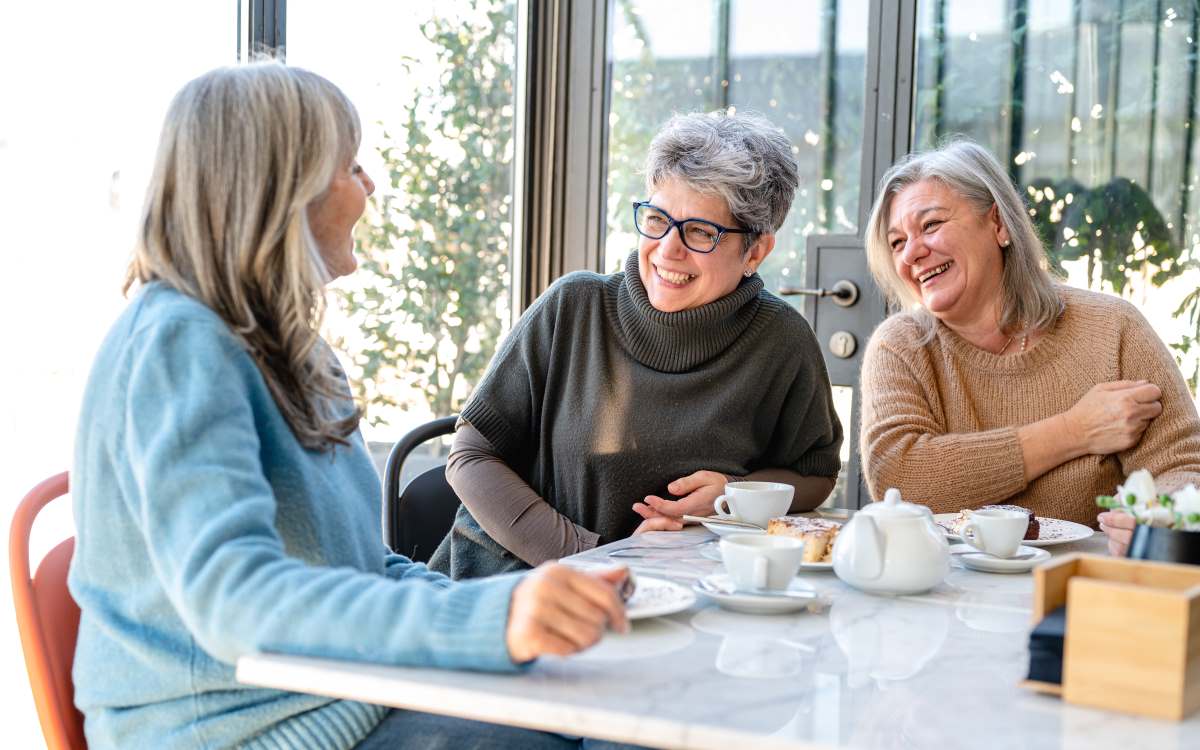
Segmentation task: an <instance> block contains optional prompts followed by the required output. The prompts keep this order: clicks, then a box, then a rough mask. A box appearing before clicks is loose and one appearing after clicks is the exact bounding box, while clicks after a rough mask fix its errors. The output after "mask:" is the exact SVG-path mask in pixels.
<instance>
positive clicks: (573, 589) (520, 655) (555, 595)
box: [504, 563, 629, 662]
mask: <svg viewBox="0 0 1200 750" xmlns="http://www.w3.org/2000/svg"><path fill="white" fill-rule="evenodd" d="M627 575H629V571H628V570H627V569H625V568H614V569H612V570H604V571H597V572H583V571H579V570H575V569H573V568H570V567H567V566H566V565H562V564H560V563H545V564H543V565H539V566H538V567H537V568H535V569H534V570H533V572H531V573H529V574H528V575H526V576H525V578H524V580H522V581H521V582H520V583H518V584H517V586H516V588H514V589H513V593H512V603H511V605H510V606H509V610H508V627H507V629H506V630H505V634H504V640H505V644H506V645H507V646H508V654H509V656H510V657H511V658H512V660H513V661H514V662H525V661H529V660H531V659H536V658H537V657H539V656H543V655H545V654H553V655H555V656H566V655H567V654H573V653H575V652H576V651H582V650H583V649H585V648H587V647H589V646H591V645H593V644H595V643H596V642H597V641H599V640H600V636H602V635H603V634H604V629H605V627H606V626H611V627H612V628H613V630H617V631H619V632H622V633H624V632H627V631H628V630H629V621H628V620H626V619H625V605H624V603H622V602H621V598H620V596H618V595H617V586H618V585H619V584H620V583H621V581H623V580H624V579H625V576H627Z"/></svg>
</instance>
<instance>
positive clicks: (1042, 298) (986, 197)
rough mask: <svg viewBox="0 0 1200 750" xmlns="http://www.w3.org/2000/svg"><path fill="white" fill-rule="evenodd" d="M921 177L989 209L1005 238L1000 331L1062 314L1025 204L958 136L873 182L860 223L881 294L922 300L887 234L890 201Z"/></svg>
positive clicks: (994, 166) (1045, 323) (908, 301)
mask: <svg viewBox="0 0 1200 750" xmlns="http://www.w3.org/2000/svg"><path fill="white" fill-rule="evenodd" d="M924 180H937V181H938V182H940V183H942V184H943V185H945V186H946V187H947V188H949V189H951V190H953V191H954V192H955V193H957V194H958V195H959V196H961V197H962V198H964V199H966V200H967V202H968V203H970V204H971V205H972V206H973V207H974V208H975V210H976V211H977V212H978V213H979V215H983V214H985V213H987V212H988V211H990V210H991V208H992V206H993V205H994V206H996V210H997V213H998V214H999V216H1000V223H1001V224H1002V225H1003V226H1004V228H1005V229H1006V230H1008V238H1009V246H1008V247H1007V248H1003V251H1002V252H1003V260H1004V278H1003V280H1002V283H1001V294H1002V295H1003V299H1002V300H1001V303H1000V319H999V320H998V321H997V323H999V325H1000V330H1001V331H1004V332H1005V333H1014V332H1017V331H1022V330H1046V329H1048V328H1049V327H1050V326H1051V325H1053V323H1054V321H1055V320H1056V319H1057V318H1058V315H1059V313H1060V312H1061V311H1062V301H1061V299H1060V298H1059V293H1058V283H1057V282H1056V281H1055V279H1054V277H1053V276H1051V275H1050V271H1049V269H1048V264H1047V262H1046V248H1045V246H1044V245H1043V244H1042V240H1041V238H1040V237H1039V236H1038V233H1037V230H1036V229H1035V228H1034V226H1033V221H1031V220H1030V218H1029V207H1028V206H1027V205H1026V204H1025V200H1024V199H1023V198H1022V197H1021V194H1020V193H1018V192H1017V189H1016V187H1015V186H1014V185H1013V183H1012V179H1011V178H1010V177H1009V176H1008V173H1006V172H1005V171H1004V167H1002V166H1000V162H999V161H997V160H996V157H994V156H992V154H991V153H989V152H988V150H987V149H985V148H984V147H982V146H980V145H979V144H978V143H975V142H973V141H971V140H968V139H966V138H961V137H959V138H954V139H952V140H950V141H947V142H946V143H944V144H942V145H941V146H939V147H937V148H935V149H933V150H930V151H925V152H920V153H913V154H909V155H908V156H906V157H904V158H903V159H902V160H901V161H899V162H897V163H896V164H895V165H893V166H892V167H891V168H890V169H888V171H887V172H885V173H884V175H883V179H881V180H880V182H879V195H878V197H877V198H876V199H875V205H874V206H873V207H872V208H871V218H870V220H869V221H868V222H867V232H866V244H867V264H868V265H869V266H870V267H871V275H872V276H874V277H875V282H876V283H877V284H878V285H879V287H880V288H881V289H882V290H883V291H884V293H885V294H886V295H887V296H888V298H889V299H890V300H891V301H892V302H893V303H895V304H897V305H900V306H902V307H905V308H909V307H913V306H915V305H919V304H920V301H921V300H920V298H918V297H917V296H916V295H914V294H913V291H912V290H911V289H910V288H909V287H908V285H907V284H905V283H904V281H903V280H902V279H901V278H900V277H899V275H897V273H896V268H895V266H894V265H893V263H892V248H891V246H890V245H889V244H888V237H887V233H888V221H889V220H890V218H891V217H890V214H891V211H892V200H893V199H894V198H895V197H896V196H897V195H898V194H900V193H901V192H903V191H904V189H905V188H907V187H909V186H910V185H914V184H916V183H918V182H922V181H924ZM918 319H920V320H921V321H922V322H923V324H924V325H925V330H926V333H927V335H928V336H930V337H932V335H933V331H934V326H935V323H936V321H935V320H934V319H933V316H932V315H930V314H929V313H925V314H924V315H919V316H918Z"/></svg>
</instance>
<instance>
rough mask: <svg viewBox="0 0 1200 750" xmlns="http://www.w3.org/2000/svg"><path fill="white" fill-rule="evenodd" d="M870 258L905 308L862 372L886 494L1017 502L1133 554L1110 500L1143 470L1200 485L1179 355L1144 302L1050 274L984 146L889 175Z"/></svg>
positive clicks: (969, 146) (958, 505) (868, 459)
mask: <svg viewBox="0 0 1200 750" xmlns="http://www.w3.org/2000/svg"><path fill="white" fill-rule="evenodd" d="M867 258H868V262H869V264H870V267H871V272H872V274H873V275H874V277H875V280H876V282H877V283H878V284H879V286H880V287H881V288H882V289H883V290H884V291H885V292H886V294H887V296H888V297H889V298H890V300H891V301H892V302H893V303H894V304H895V305H896V306H897V307H899V308H901V309H902V310H903V311H902V312H901V313H899V314H897V315H893V316H892V317H891V318H889V319H888V320H887V321H885V322H884V323H883V324H882V325H880V327H879V328H878V329H877V330H876V331H875V333H874V335H873V336H872V338H871V342H870V344H869V345H868V347H867V352H866V356H865V359H864V362H863V369H862V389H863V390H862V397H863V409H862V432H861V441H862V456H863V462H864V469H865V472H864V473H865V476H866V479H867V484H868V486H869V488H870V490H871V494H872V496H873V497H876V498H879V497H882V496H883V493H884V491H885V490H886V489H887V488H889V487H897V488H899V489H900V490H901V493H902V494H903V495H904V496H905V497H906V498H907V499H909V500H912V501H914V502H918V503H923V504H925V505H928V506H929V507H930V508H931V509H932V510H933V511H934V512H935V513H942V512H957V511H959V510H962V509H970V508H978V507H980V506H983V505H990V504H996V503H1010V504H1017V505H1021V506H1023V507H1025V508H1027V509H1028V510H1030V511H1033V513H1034V514H1036V515H1038V516H1048V517H1052V518H1061V519H1067V520H1071V521H1076V522H1080V523H1090V524H1092V525H1095V524H1096V522H1097V521H1099V523H1100V524H1101V525H1102V527H1103V528H1105V530H1107V531H1110V532H1111V533H1110V547H1111V549H1112V550H1113V551H1114V552H1116V553H1121V552H1123V551H1124V546H1125V545H1126V544H1127V543H1128V540H1129V532H1128V529H1121V528H1118V527H1119V526H1126V525H1127V524H1125V523H1124V519H1127V518H1131V517H1130V516H1125V515H1120V514H1110V513H1105V514H1101V515H1100V517H1099V519H1097V518H1096V506H1095V498H1096V496H1097V495H1101V494H1109V493H1111V492H1112V491H1113V488H1114V487H1116V486H1117V485H1118V484H1119V483H1120V482H1121V481H1122V480H1123V479H1124V477H1125V475H1126V474H1127V473H1129V472H1130V471H1132V470H1134V469H1138V468H1148V469H1150V470H1151V471H1152V472H1153V473H1154V474H1155V475H1156V476H1157V477H1158V479H1159V486H1160V487H1165V488H1167V489H1174V488H1177V487H1180V486H1182V485H1184V484H1186V483H1187V482H1198V480H1200V419H1198V418H1197V415H1196V407H1195V404H1194V403H1193V402H1192V399H1191V396H1190V394H1189V393H1188V391H1187V387H1186V385H1185V384H1184V382H1183V378H1182V376H1181V375H1180V373H1179V369H1178V368H1177V367H1176V365H1175V362H1174V360H1173V359H1172V357H1171V355H1170V353H1169V352H1168V351H1167V348H1166V347H1165V346H1164V345H1163V343H1162V342H1161V341H1160V340H1159V339H1158V337H1157V335H1155V333H1154V330H1153V329H1152V328H1151V327H1150V325H1149V323H1147V322H1146V320H1145V319H1144V318H1143V317H1142V315H1141V314H1140V313H1139V312H1138V310H1137V309H1136V308H1135V307H1133V306H1132V305H1130V304H1129V303H1128V302H1125V301H1124V300H1121V299H1119V298H1115V297H1111V296H1108V295H1103V294H1098V293H1095V292H1090V291H1086V290H1082V289H1075V288H1072V287H1068V286H1066V285H1064V284H1061V283H1059V282H1058V281H1057V280H1055V279H1054V278H1053V277H1052V276H1051V275H1050V272H1049V271H1048V270H1047V264H1046V257H1045V250H1044V249H1043V246H1042V243H1041V240H1040V239H1039V238H1038V235H1037V232H1036V230H1035V229H1034V226H1033V223H1032V221H1031V220H1030V218H1029V213H1028V209H1027V207H1026V205H1025V203H1024V201H1022V199H1021V197H1020V194H1019V193H1018V192H1017V190H1016V188H1015V187H1014V186H1013V184H1012V181H1011V180H1010V179H1009V177H1008V175H1007V174H1006V173H1005V172H1004V169H1003V167H1001V165H1000V164H999V162H997V161H996V159H995V157H993V156H992V155H991V154H990V153H988V152H987V151H986V150H985V149H983V148H982V147H980V146H979V145H977V144H975V143H971V142H970V141H966V140H955V141H952V142H949V143H947V144H946V145H944V146H942V147H940V148H937V149H934V150H932V151H929V152H926V153H921V154H913V155H910V156H909V157H907V158H906V159H905V160H903V161H901V162H900V163H899V164H896V165H895V166H893V167H892V168H891V169H890V170H888V172H887V173H886V174H885V175H884V177H883V180H882V181H881V187H880V191H879V197H878V198H877V200H876V202H875V206H874V207H873V208H872V211H871V218H870V221H869V223H868V226H867ZM1110 527H1111V528H1110Z"/></svg>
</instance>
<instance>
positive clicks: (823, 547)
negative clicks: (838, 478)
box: [767, 516, 842, 563]
mask: <svg viewBox="0 0 1200 750" xmlns="http://www.w3.org/2000/svg"><path fill="white" fill-rule="evenodd" d="M841 529H842V525H841V524H840V523H838V522H836V521H830V520H828V519H825V518H801V517H796V516H781V517H779V518H772V519H771V520H770V521H769V522H768V523H767V533H768V534H774V535H776V536H790V537H795V538H796V539H800V540H803V542H804V562H806V563H827V562H832V561H833V541H834V540H835V539H837V535H838V532H839V531H841Z"/></svg>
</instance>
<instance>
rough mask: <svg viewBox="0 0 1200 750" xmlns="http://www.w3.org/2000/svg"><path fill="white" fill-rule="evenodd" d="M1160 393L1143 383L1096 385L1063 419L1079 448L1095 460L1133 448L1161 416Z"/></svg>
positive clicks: (1114, 382) (1143, 381)
mask: <svg viewBox="0 0 1200 750" xmlns="http://www.w3.org/2000/svg"><path fill="white" fill-rule="evenodd" d="M1161 398H1162V391H1160V390H1159V389H1158V386H1156V385H1154V384H1153V383H1149V382H1147V381H1145V380H1115V381H1113V382H1111V383H1098V384H1096V385H1094V386H1092V389H1091V390H1090V391H1088V392H1087V393H1085V394H1084V396H1083V398H1081V399H1079V401H1077V402H1076V403H1075V405H1074V406H1072V407H1071V408H1070V409H1068V410H1067V411H1066V413H1065V414H1064V415H1063V416H1064V417H1066V421H1067V426H1068V428H1069V429H1070V430H1071V431H1072V432H1073V433H1074V436H1075V438H1076V440H1077V441H1078V442H1079V445H1080V447H1081V448H1082V449H1083V450H1084V451H1085V452H1086V453H1091V454H1094V455H1098V456H1107V455H1109V454H1111V453H1118V452H1120V451H1123V450H1126V449H1128V448H1132V447H1133V446H1135V445H1137V442H1138V441H1139V440H1141V438H1142V433H1143V432H1145V431H1146V427H1147V425H1149V424H1150V421H1151V420H1153V419H1154V418H1155V417H1157V416H1158V415H1159V414H1161V413H1162V403H1161V402H1160V401H1159V399H1161Z"/></svg>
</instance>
